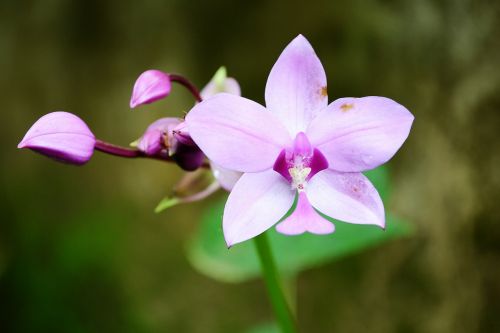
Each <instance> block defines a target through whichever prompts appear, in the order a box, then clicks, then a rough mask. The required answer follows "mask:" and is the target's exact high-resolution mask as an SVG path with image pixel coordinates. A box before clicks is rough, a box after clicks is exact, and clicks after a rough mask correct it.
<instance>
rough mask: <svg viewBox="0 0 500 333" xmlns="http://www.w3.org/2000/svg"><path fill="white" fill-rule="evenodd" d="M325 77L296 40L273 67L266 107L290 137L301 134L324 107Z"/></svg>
mask: <svg viewBox="0 0 500 333" xmlns="http://www.w3.org/2000/svg"><path fill="white" fill-rule="evenodd" d="M327 104H328V96H327V92H326V75H325V71H324V69H323V65H321V61H320V60H319V58H318V56H317V55H316V53H315V52H314V50H313V48H312V46H311V44H309V42H308V41H307V39H306V38H305V37H304V36H302V35H299V36H298V37H296V38H295V39H294V40H293V41H292V42H291V43H290V44H288V46H287V47H286V48H285V50H284V51H283V52H282V53H281V55H280V57H279V58H278V60H277V61H276V63H275V64H274V67H273V68H272V70H271V73H270V74H269V78H268V79H267V84H266V107H267V108H268V109H269V110H270V111H271V112H272V113H274V114H275V115H276V116H277V117H278V118H279V119H280V120H281V122H282V123H283V124H285V126H286V127H287V129H288V131H289V133H290V135H291V136H292V137H295V135H296V134H297V133H298V132H301V131H305V130H306V128H307V125H308V124H309V122H310V121H311V120H312V119H313V118H314V117H315V116H316V114H317V113H318V112H319V111H320V110H321V109H323V108H324V107H326V106H327Z"/></svg>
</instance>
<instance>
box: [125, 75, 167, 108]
mask: <svg viewBox="0 0 500 333" xmlns="http://www.w3.org/2000/svg"><path fill="white" fill-rule="evenodd" d="M171 87H172V83H171V82H170V77H169V76H168V74H167V73H164V72H162V71H159V70H156V69H150V70H147V71H145V72H144V73H142V74H141V75H140V76H139V77H138V78H137V80H136V81H135V84H134V89H133V91H132V98H131V99H130V107H131V108H132V109H133V108H135V107H137V106H139V105H142V104H149V103H152V102H154V101H157V100H159V99H162V98H164V97H167V96H168V94H170V89H171Z"/></svg>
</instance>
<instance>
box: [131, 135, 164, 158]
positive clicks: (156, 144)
mask: <svg viewBox="0 0 500 333" xmlns="http://www.w3.org/2000/svg"><path fill="white" fill-rule="evenodd" d="M162 142H163V132H162V131H160V130H157V129H153V130H149V131H146V132H145V133H144V134H143V135H142V137H141V139H140V140H139V142H138V144H137V148H138V149H139V150H141V151H143V152H144V153H146V155H155V154H157V153H158V152H159V151H160V150H161V149H162Z"/></svg>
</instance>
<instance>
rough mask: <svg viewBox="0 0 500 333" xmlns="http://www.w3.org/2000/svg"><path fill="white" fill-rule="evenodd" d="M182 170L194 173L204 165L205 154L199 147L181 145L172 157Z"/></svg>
mask: <svg viewBox="0 0 500 333" xmlns="http://www.w3.org/2000/svg"><path fill="white" fill-rule="evenodd" d="M172 157H173V158H174V160H175V162H176V163H177V165H178V166H180V167H181V168H182V169H184V170H186V171H193V170H196V169H198V168H199V167H201V166H202V165H203V162H204V160H205V154H203V152H202V151H201V150H200V148H198V146H191V145H184V144H179V145H178V146H177V150H176V152H175V154H174V155H173V156H172Z"/></svg>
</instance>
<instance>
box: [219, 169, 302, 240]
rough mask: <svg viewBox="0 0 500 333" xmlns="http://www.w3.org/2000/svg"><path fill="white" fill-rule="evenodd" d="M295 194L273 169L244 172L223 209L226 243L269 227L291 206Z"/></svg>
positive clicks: (252, 235)
mask: <svg viewBox="0 0 500 333" xmlns="http://www.w3.org/2000/svg"><path fill="white" fill-rule="evenodd" d="M294 197H295V192H294V191H292V190H291V189H290V185H289V183H288V182H287V181H286V180H285V179H283V177H281V175H280V174H278V173H277V172H275V171H273V170H267V171H264V172H259V173H245V174H243V176H242V177H241V178H240V180H239V181H238V182H237V183H236V185H235V186H234V188H233V190H232V191H231V193H230V194H229V198H228V200H227V203H226V207H225V209H224V218H223V224H222V225H223V230H224V238H225V240H226V243H227V246H229V247H230V246H233V245H234V244H237V243H241V242H243V241H245V240H247V239H250V238H252V237H255V236H257V235H259V234H261V233H263V232H264V231H266V230H267V229H269V228H270V227H272V226H273V225H274V224H275V223H276V222H278V221H279V220H280V218H282V217H283V216H284V215H285V214H286V212H287V211H288V210H289V209H290V207H291V206H292V204H293V200H294Z"/></svg>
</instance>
